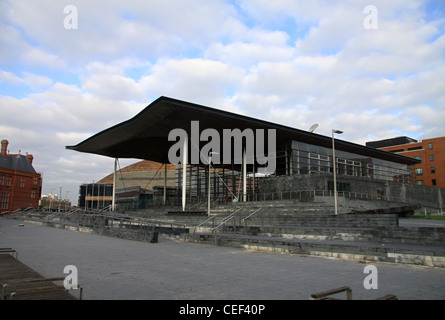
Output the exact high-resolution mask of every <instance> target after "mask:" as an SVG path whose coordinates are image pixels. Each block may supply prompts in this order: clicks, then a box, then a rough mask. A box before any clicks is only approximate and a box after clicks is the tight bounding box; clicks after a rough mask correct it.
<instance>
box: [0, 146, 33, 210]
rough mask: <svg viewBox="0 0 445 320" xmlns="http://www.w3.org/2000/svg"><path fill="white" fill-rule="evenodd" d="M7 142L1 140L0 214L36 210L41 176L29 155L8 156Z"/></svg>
mask: <svg viewBox="0 0 445 320" xmlns="http://www.w3.org/2000/svg"><path fill="white" fill-rule="evenodd" d="M7 148H8V141H7V140H2V142H1V154H0V213H3V214H9V213H12V212H13V211H14V210H17V209H20V208H29V207H32V208H37V207H38V206H39V200H40V195H41V191H42V176H41V174H40V173H37V172H36V171H35V169H34V168H33V166H32V161H33V156H32V155H30V154H27V155H26V156H25V155H21V154H8V151H7Z"/></svg>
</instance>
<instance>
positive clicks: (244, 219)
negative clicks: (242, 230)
mask: <svg viewBox="0 0 445 320" xmlns="http://www.w3.org/2000/svg"><path fill="white" fill-rule="evenodd" d="M261 209H263V207H259V208H258V209H256V210H255V211H254V212H252V213H251V214H249V215H248V216H247V217H245V218H243V219H242V220H241V221H246V220H247V219H249V218H250V217H251V216H253V215H254V214H255V213H257V212H258V211H260V210H261Z"/></svg>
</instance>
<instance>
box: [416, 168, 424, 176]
mask: <svg viewBox="0 0 445 320" xmlns="http://www.w3.org/2000/svg"><path fill="white" fill-rule="evenodd" d="M414 171H415V173H416V176H421V175H423V170H422V168H416V169H415V170H414Z"/></svg>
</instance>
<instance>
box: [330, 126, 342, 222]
mask: <svg viewBox="0 0 445 320" xmlns="http://www.w3.org/2000/svg"><path fill="white" fill-rule="evenodd" d="M335 133H337V134H342V133H343V131H340V130H335V129H332V160H333V161H334V205H335V215H338V203H337V161H336V159H335V143H334V134H335Z"/></svg>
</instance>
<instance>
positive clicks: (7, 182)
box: [6, 176, 12, 186]
mask: <svg viewBox="0 0 445 320" xmlns="http://www.w3.org/2000/svg"><path fill="white" fill-rule="evenodd" d="M11 181H12V177H11V176H8V177H6V185H7V186H10V185H11Z"/></svg>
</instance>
